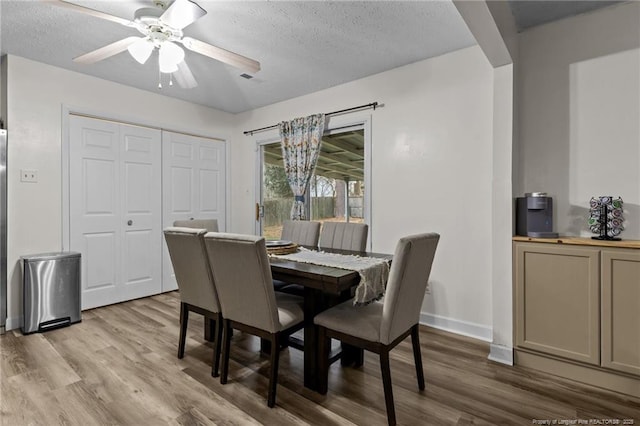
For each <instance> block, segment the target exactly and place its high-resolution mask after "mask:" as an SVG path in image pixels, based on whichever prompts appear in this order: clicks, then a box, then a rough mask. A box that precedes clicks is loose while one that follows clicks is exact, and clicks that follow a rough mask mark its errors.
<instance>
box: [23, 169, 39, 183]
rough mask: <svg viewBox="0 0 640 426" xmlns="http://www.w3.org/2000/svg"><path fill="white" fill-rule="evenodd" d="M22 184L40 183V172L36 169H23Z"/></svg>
mask: <svg viewBox="0 0 640 426" xmlns="http://www.w3.org/2000/svg"><path fill="white" fill-rule="evenodd" d="M20 182H31V183H35V182H38V171H37V170H34V169H21V170H20Z"/></svg>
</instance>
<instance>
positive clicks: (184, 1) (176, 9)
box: [160, 0, 207, 30]
mask: <svg viewBox="0 0 640 426" xmlns="http://www.w3.org/2000/svg"><path fill="white" fill-rule="evenodd" d="M206 14H207V11H206V10H204V9H203V8H201V7H200V6H198V5H197V4H196V3H194V2H192V1H191V0H175V1H174V2H173V3H171V6H169V8H168V9H167V10H166V11H165V12H164V13H163V14H162V16H161V17H160V20H161V21H162V22H164V23H165V24H167V25H168V26H170V27H172V28H176V29H178V30H181V29H183V28H184V27H186V26H187V25H189V24H192V23H193V22H195V21H196V20H198V19H199V18H201V17H203V16H204V15H206Z"/></svg>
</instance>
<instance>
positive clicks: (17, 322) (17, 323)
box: [5, 317, 22, 331]
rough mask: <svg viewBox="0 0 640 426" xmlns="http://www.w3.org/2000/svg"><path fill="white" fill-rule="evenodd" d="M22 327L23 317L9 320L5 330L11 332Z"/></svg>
mask: <svg viewBox="0 0 640 426" xmlns="http://www.w3.org/2000/svg"><path fill="white" fill-rule="evenodd" d="M20 327H22V318H21V317H13V318H7V323H6V324H5V330H6V331H10V330H14V329H16V328H20Z"/></svg>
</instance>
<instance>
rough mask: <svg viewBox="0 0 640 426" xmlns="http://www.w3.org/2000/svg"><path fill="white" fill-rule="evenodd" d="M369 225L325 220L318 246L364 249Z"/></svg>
mask: <svg viewBox="0 0 640 426" xmlns="http://www.w3.org/2000/svg"><path fill="white" fill-rule="evenodd" d="M368 232H369V225H367V224H364V223H346V222H325V223H323V224H322V231H321V232H320V248H332V249H340V250H355V251H365V250H366V248H367V234H368Z"/></svg>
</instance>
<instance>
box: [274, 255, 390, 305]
mask: <svg viewBox="0 0 640 426" xmlns="http://www.w3.org/2000/svg"><path fill="white" fill-rule="evenodd" d="M270 257H274V258H277V259H285V260H292V261H294V262H302V263H311V264H314V265H320V266H329V267H332V268H340V269H346V270H350V271H356V272H358V273H359V274H360V283H359V284H358V286H357V287H356V294H355V297H354V299H353V304H354V305H356V306H357V305H367V304H369V303H371V302H374V301H376V300H378V299H380V298H381V297H382V296H384V290H385V287H386V285H387V279H388V278H389V262H388V261H387V260H385V259H379V258H375V257H361V256H357V255H351V254H338V253H327V252H324V251H316V250H309V249H306V248H304V247H300V251H298V252H297V253H291V254H284V255H271V256H270Z"/></svg>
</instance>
